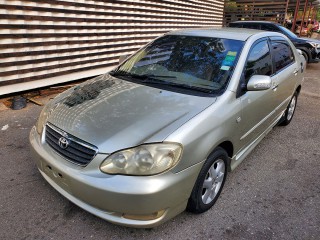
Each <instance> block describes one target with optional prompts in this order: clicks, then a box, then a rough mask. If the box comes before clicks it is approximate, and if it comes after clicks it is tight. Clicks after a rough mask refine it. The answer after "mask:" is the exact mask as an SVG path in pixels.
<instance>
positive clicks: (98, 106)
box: [30, 28, 305, 227]
mask: <svg viewBox="0 0 320 240" xmlns="http://www.w3.org/2000/svg"><path fill="white" fill-rule="evenodd" d="M300 53H301V52H300ZM300 53H299V52H298V51H297V50H296V49H295V47H294V46H293V45H292V43H291V42H290V41H289V40H288V39H287V38H286V37H285V36H284V35H282V34H279V33H275V32H262V31H255V30H244V29H232V28H221V29H193V30H181V31H175V32H171V33H168V34H165V35H164V36H161V37H159V38H157V39H155V40H154V41H152V42H151V43H149V44H148V45H146V46H145V47H143V48H141V49H140V50H138V51H137V52H136V53H134V54H133V55H131V56H129V57H127V58H125V59H124V61H123V62H122V63H121V64H119V66H118V67H116V68H115V69H114V70H112V71H111V72H109V73H106V74H104V75H102V76H99V77H96V78H94V79H92V80H89V81H87V82H85V83H82V84H80V85H78V86H76V87H73V88H71V89H69V90H67V91H66V92H64V93H62V94H60V95H59V96H57V97H56V98H55V99H53V100H52V101H51V102H49V104H47V105H46V106H45V107H44V109H43V110H42V112H41V115H40V117H39V119H38V122H37V124H36V126H35V127H34V128H33V129H32V130H31V133H30V142H31V146H32V148H31V149H32V153H33V156H34V160H35V162H36V164H37V167H38V169H39V171H40V173H41V174H42V176H43V177H44V178H45V179H46V181H48V182H49V183H50V184H51V185H52V186H53V187H54V188H55V189H56V190H57V191H59V192H60V193H61V194H62V195H64V196H65V197H66V198H68V199H69V200H70V201H72V202H73V203H75V204H76V205H78V206H80V207H81V208H83V209H85V210H87V211H88V212H91V213H92V214H94V215H96V216H99V217H101V218H103V219H106V220H108V221H110V222H113V223H116V224H121V225H126V226H132V227H154V226H157V225H159V224H161V223H163V222H165V221H167V220H168V219H170V218H172V217H174V216H176V215H177V214H179V213H180V212H182V211H184V210H185V209H187V210H188V211H190V212H194V213H202V212H204V211H207V210H208V209H210V208H211V207H212V206H213V205H214V203H215V202H216V200H217V199H218V197H219V195H220V193H221V190H222V188H223V185H224V183H225V180H226V176H227V173H228V172H229V171H232V170H233V169H235V168H236V166H237V165H238V164H239V163H240V162H242V161H243V160H244V158H245V157H246V156H247V155H248V154H249V153H250V152H251V150H252V149H253V148H254V147H255V146H256V145H257V144H258V143H259V142H260V141H261V139H262V138H263V137H264V136H265V135H266V134H267V133H268V132H269V131H270V130H271V129H272V128H273V127H274V126H275V125H277V124H280V125H287V124H289V123H290V121H291V120H292V117H293V114H294V111H295V108H296V104H297V98H298V95H299V92H300V89H301V82H302V78H303V74H304V66H305V61H304V60H303V58H302V57H301V54H300ZM270 154H272V153H270ZM48 207H49V206H48Z"/></svg>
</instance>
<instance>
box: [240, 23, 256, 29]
mask: <svg viewBox="0 0 320 240" xmlns="http://www.w3.org/2000/svg"><path fill="white" fill-rule="evenodd" d="M243 27H244V28H250V29H260V24H257V23H244V24H243Z"/></svg>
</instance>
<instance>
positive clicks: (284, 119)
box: [279, 92, 298, 126]
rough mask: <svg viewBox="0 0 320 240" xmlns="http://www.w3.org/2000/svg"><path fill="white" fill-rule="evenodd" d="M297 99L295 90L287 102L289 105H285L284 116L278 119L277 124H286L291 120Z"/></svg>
mask: <svg viewBox="0 0 320 240" xmlns="http://www.w3.org/2000/svg"><path fill="white" fill-rule="evenodd" d="M297 101H298V93H297V92H295V93H294V94H293V96H292V98H291V100H290V102H289V105H288V106H287V109H286V111H285V113H284V116H283V117H282V119H281V121H280V124H279V125H280V126H287V125H288V124H289V123H290V122H291V120H292V118H293V115H294V112H295V110H296V107H297Z"/></svg>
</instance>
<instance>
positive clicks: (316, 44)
mask: <svg viewBox="0 0 320 240" xmlns="http://www.w3.org/2000/svg"><path fill="white" fill-rule="evenodd" d="M308 43H310V44H311V46H312V47H314V48H320V44H319V43H315V42H308Z"/></svg>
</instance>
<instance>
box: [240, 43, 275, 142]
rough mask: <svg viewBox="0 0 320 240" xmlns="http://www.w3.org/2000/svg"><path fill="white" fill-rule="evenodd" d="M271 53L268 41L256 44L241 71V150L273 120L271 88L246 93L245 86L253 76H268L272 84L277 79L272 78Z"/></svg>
mask: <svg viewBox="0 0 320 240" xmlns="http://www.w3.org/2000/svg"><path fill="white" fill-rule="evenodd" d="M271 59H272V58H271V53H270V48H269V44H268V39H263V40H259V41H258V42H256V43H255V44H254V45H253V47H252V49H251V50H250V52H249V56H248V59H247V63H246V65H245V69H244V71H243V77H242V83H241V84H242V86H243V87H242V89H244V90H242V92H241V96H240V100H241V103H242V104H241V105H242V119H241V124H240V126H241V129H240V131H241V134H240V135H241V137H240V142H241V146H242V148H245V147H246V146H248V145H249V144H250V143H251V142H252V141H254V140H255V139H256V138H257V137H258V136H260V135H261V134H262V133H263V132H264V130H266V129H267V128H268V127H269V126H270V124H271V120H272V119H273V118H274V114H275V112H274V109H275V102H274V101H273V99H274V97H275V92H274V91H273V89H272V88H270V89H268V90H264V91H246V84H247V83H248V81H249V79H250V78H251V77H252V76H254V75H266V76H270V77H271V78H272V80H273V82H276V81H277V79H276V78H277V77H276V76H273V75H272V73H273V69H272V61H271Z"/></svg>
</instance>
